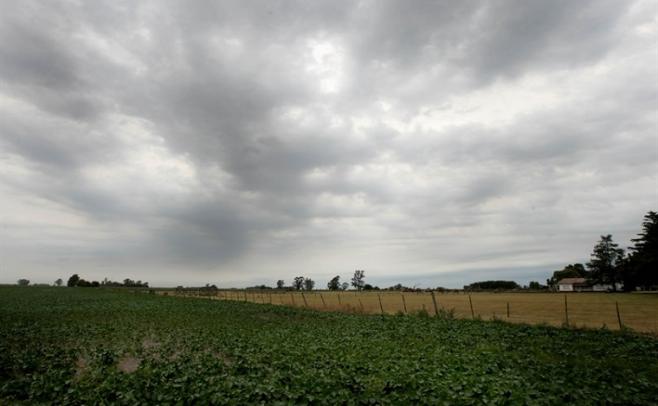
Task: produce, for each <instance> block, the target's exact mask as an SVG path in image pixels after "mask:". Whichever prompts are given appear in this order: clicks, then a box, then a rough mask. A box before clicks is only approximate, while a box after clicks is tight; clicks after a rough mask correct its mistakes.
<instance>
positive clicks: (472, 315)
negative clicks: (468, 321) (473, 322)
mask: <svg viewBox="0 0 658 406" xmlns="http://www.w3.org/2000/svg"><path fill="white" fill-rule="evenodd" d="M468 303H469V304H470V305H471V318H472V319H475V312H474V311H473V299H471V295H470V293H469V295H468Z"/></svg>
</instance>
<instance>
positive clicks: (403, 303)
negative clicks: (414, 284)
mask: <svg viewBox="0 0 658 406" xmlns="http://www.w3.org/2000/svg"><path fill="white" fill-rule="evenodd" d="M400 295H401V296H402V307H403V308H404V314H407V301H406V300H405V299H404V292H402V293H400Z"/></svg>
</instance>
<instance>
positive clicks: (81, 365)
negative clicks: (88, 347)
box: [73, 355, 89, 381]
mask: <svg viewBox="0 0 658 406" xmlns="http://www.w3.org/2000/svg"><path fill="white" fill-rule="evenodd" d="M88 367H89V363H88V362H87V360H86V359H85V357H83V356H82V355H80V356H79V357H78V359H76V360H75V375H73V380H75V381H79V380H80V379H81V378H82V376H83V375H84V374H85V372H86V371H87V368H88Z"/></svg>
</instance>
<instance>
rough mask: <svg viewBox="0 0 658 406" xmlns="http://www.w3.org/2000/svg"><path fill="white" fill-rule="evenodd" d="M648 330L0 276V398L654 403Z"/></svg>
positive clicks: (655, 368)
mask: <svg viewBox="0 0 658 406" xmlns="http://www.w3.org/2000/svg"><path fill="white" fill-rule="evenodd" d="M657 399H658V340H657V339H656V338H655V337H653V336H641V335H636V334H634V333H630V332H616V331H609V330H573V329H561V328H554V327H549V326H528V325H523V324H510V323H503V322H490V321H480V320H451V319H447V318H437V317H418V316H395V315H386V316H380V315H362V314H345V313H338V312H318V311H314V310H311V309H303V308H291V307H287V306H272V305H269V304H255V303H241V302H235V301H216V300H197V299H189V298H179V297H171V296H160V295H149V294H144V293H139V294H135V293H130V292H127V291H110V290H104V289H84V288H17V287H0V404H12V403H21V402H25V403H46V404H48V403H64V404H99V403H119V404H136V403H152V404H166V403H213V404H261V403H263V404H307V403H311V404H361V403H367V404H433V405H434V404H551V405H554V404H563V403H576V404H604V403H608V404H620V405H629V404H656V400H657Z"/></svg>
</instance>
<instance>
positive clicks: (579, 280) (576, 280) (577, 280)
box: [557, 278, 587, 285]
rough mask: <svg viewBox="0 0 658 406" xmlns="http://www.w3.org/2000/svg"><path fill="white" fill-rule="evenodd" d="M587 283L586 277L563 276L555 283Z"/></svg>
mask: <svg viewBox="0 0 658 406" xmlns="http://www.w3.org/2000/svg"><path fill="white" fill-rule="evenodd" d="M585 283H587V279H585V278H564V279H560V281H559V282H558V283H557V284H558V285H582V284H585Z"/></svg>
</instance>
